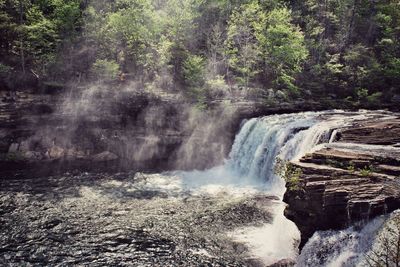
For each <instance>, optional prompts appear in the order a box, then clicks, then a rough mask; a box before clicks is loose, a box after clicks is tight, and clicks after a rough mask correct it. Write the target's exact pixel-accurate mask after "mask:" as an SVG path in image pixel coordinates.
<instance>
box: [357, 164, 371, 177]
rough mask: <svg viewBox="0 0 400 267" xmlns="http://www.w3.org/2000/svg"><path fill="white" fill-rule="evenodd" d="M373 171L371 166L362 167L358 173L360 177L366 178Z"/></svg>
mask: <svg viewBox="0 0 400 267" xmlns="http://www.w3.org/2000/svg"><path fill="white" fill-rule="evenodd" d="M373 171H374V169H373V167H372V166H364V168H362V169H360V170H359V172H360V174H361V176H364V177H367V176H369V175H371V173H372V172H373Z"/></svg>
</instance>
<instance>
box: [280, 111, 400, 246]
mask: <svg viewBox="0 0 400 267" xmlns="http://www.w3.org/2000/svg"><path fill="white" fill-rule="evenodd" d="M399 138H400V119H399V118H388V119H379V120H369V121H364V122H358V123H357V124H356V125H353V126H351V127H348V128H346V129H339V130H338V133H337V135H336V139H337V140H336V142H334V143H330V144H326V145H324V146H323V147H322V148H320V149H318V150H317V151H315V152H313V153H311V154H307V155H306V156H304V157H303V158H301V159H300V160H299V161H297V162H292V163H291V164H293V165H294V167H295V168H297V169H298V171H297V175H298V177H297V179H296V183H297V184H296V186H291V187H289V188H288V190H287V192H286V193H285V196H284V201H285V202H286V203H288V207H287V208H286V210H285V215H286V216H287V217H288V218H289V219H291V220H293V221H294V222H295V223H296V225H297V226H298V227H299V229H300V231H301V233H302V243H301V244H302V245H304V243H305V242H306V240H307V239H308V238H309V237H311V235H312V234H313V233H314V232H315V231H316V230H328V229H341V228H345V227H347V226H349V225H350V224H353V223H356V222H359V221H363V220H369V219H371V218H373V217H375V216H377V215H381V214H386V213H389V212H391V211H393V210H395V209H399V208H400V148H399V147H398V144H399V140H400V139H399ZM289 175H290V174H289Z"/></svg>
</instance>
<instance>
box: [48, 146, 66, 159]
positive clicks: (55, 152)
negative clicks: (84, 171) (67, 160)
mask: <svg viewBox="0 0 400 267" xmlns="http://www.w3.org/2000/svg"><path fill="white" fill-rule="evenodd" d="M64 155H65V150H64V149H63V148H61V147H59V146H52V147H51V148H50V149H49V151H48V156H49V157H50V158H52V159H59V158H62V157H64Z"/></svg>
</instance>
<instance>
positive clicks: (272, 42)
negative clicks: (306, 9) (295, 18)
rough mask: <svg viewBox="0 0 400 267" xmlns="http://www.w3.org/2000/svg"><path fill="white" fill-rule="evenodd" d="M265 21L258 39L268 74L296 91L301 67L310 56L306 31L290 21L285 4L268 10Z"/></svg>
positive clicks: (277, 85)
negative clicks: (306, 44) (297, 76)
mask: <svg viewBox="0 0 400 267" xmlns="http://www.w3.org/2000/svg"><path fill="white" fill-rule="evenodd" d="M265 23H266V24H265V25H266V27H265V28H264V29H263V30H262V31H260V33H258V34H257V39H258V40H259V42H260V45H261V47H262V49H263V56H264V58H265V65H266V68H267V74H270V75H272V77H273V80H274V83H275V85H276V87H277V88H283V89H289V90H291V92H296V91H297V87H296V86H295V80H296V74H298V73H300V72H301V71H302V66H303V63H304V61H305V60H306V58H307V56H308V50H307V48H306V46H305V43H304V35H303V33H302V32H301V30H300V28H299V27H298V26H295V25H293V24H292V23H291V13H290V11H289V10H288V9H287V8H286V7H282V8H277V9H273V10H272V11H271V12H269V13H268V14H267V16H266V19H265ZM260 26H261V27H262V25H260Z"/></svg>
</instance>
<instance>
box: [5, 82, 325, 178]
mask: <svg viewBox="0 0 400 267" xmlns="http://www.w3.org/2000/svg"><path fill="white" fill-rule="evenodd" d="M138 87H139V86H136V85H135V84H132V85H127V84H125V85H109V84H108V85H104V84H103V85H91V86H85V87H82V88H76V87H71V88H61V89H60V88H58V87H57V88H51V87H49V88H47V89H45V90H42V91H41V92H36V91H35V92H27V91H20V92H9V91H8V92H6V91H0V171H1V172H4V171H6V172H7V171H8V172H10V173H11V174H14V173H15V172H16V171H18V170H27V169H28V170H35V171H39V172H40V173H41V174H42V173H43V172H44V173H48V172H54V171H66V170H74V169H79V170H89V171H119V170H142V171H145V170H150V171H160V170H168V169H194V168H196V169H203V168H208V167H212V166H215V165H218V164H221V163H222V162H223V159H224V158H226V156H227V155H228V153H229V151H230V148H231V145H232V142H233V139H234V136H235V133H236V132H238V130H239V128H240V124H241V122H242V120H243V119H245V118H252V117H257V116H262V115H268V114H275V113H289V112H299V111H304V110H321V109H323V108H324V107H323V106H321V105H315V103H308V104H307V103H304V101H303V102H299V103H291V104H282V105H279V106H276V107H268V106H267V105H266V104H265V103H264V102H255V101H252V100H248V99H243V98H240V97H239V98H237V99H219V100H214V101H213V102H212V103H209V108H208V109H207V110H202V109H199V108H198V107H196V105H195V104H194V103H190V102H188V99H187V98H186V97H184V96H182V94H181V93H178V92H174V91H171V92H166V91H146V90H139V89H133V88H138Z"/></svg>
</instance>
